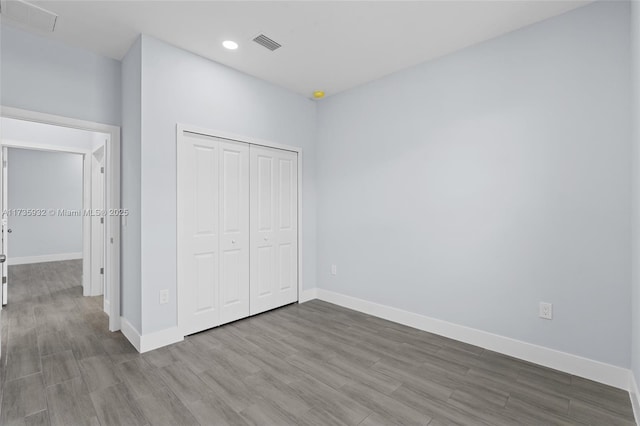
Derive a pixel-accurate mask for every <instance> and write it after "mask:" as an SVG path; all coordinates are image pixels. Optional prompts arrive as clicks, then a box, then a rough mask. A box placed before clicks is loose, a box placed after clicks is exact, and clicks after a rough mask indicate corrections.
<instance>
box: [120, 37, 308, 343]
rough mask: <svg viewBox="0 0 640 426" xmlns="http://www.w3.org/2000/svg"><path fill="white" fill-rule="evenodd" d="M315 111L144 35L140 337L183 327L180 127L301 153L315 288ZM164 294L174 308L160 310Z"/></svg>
mask: <svg viewBox="0 0 640 426" xmlns="http://www.w3.org/2000/svg"><path fill="white" fill-rule="evenodd" d="M315 111H316V106H315V103H314V102H313V101H310V100H309V99H305V98H303V97H302V96H299V95H296V94H294V93H292V92H290V91H287V90H285V89H282V88H279V87H277V86H274V85H272V84H269V83H266V82H264V81H262V80H259V79H257V78H254V77H251V76H248V75H246V74H243V73H240V72H238V71H235V70H232V69H230V68H227V67H225V66H223V65H220V64H217V63H215V62H212V61H209V60H206V59H204V58H202V57H199V56H197V55H194V54H191V53H188V52H186V51H184V50H181V49H178V48H175V47H173V46H170V45H168V44H166V43H163V42H161V41H158V40H156V39H153V38H151V37H147V36H143V37H142V153H141V159H142V167H141V179H142V185H141V192H142V197H141V198H142V203H141V224H142V229H141V237H142V248H141V253H142V266H141V270H142V275H141V280H142V329H141V330H140V331H141V332H143V333H145V334H146V333H151V332H154V331H158V330H162V329H166V328H168V327H173V326H175V325H176V323H177V319H176V317H177V311H176V123H183V124H191V125H196V126H199V127H203V128H209V129H217V130H223V131H226V132H232V133H236V134H240V135H246V136H249V137H255V138H260V139H266V140H271V141H274V142H278V143H281V144H287V145H294V146H299V147H302V149H303V176H302V179H303V200H302V202H303V206H304V207H303V216H304V223H303V225H302V235H303V239H304V242H303V247H302V248H303V253H304V258H303V267H304V276H303V280H304V283H305V284H304V285H305V287H306V288H311V287H315V277H316V271H315V260H316V252H315V211H316V206H315V153H314V151H315V150H314V144H315V117H316V116H315ZM125 207H129V206H125ZM161 289H169V294H170V303H169V304H166V305H159V304H158V294H159V291H160V290H161Z"/></svg>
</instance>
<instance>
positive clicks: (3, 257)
mask: <svg viewBox="0 0 640 426" xmlns="http://www.w3.org/2000/svg"><path fill="white" fill-rule="evenodd" d="M6 260H7V255H6V254H0V263H4V262H5V261H6Z"/></svg>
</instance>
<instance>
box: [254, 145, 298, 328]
mask: <svg viewBox="0 0 640 426" xmlns="http://www.w3.org/2000/svg"><path fill="white" fill-rule="evenodd" d="M250 157H251V167H250V168H251V172H250V179H251V190H250V194H251V201H250V205H251V208H250V211H251V214H250V216H251V262H250V263H251V275H250V276H251V278H250V280H251V291H250V295H251V296H250V297H251V302H250V309H251V315H254V314H257V313H260V312H264V311H267V310H270V309H274V308H277V307H279V306H283V305H286V304H289V303H293V302H295V301H296V300H298V156H297V153H295V152H291V151H284V150H281V149H272V148H264V147H260V146H256V145H251V147H250Z"/></svg>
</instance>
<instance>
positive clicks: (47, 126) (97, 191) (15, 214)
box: [0, 107, 126, 331]
mask: <svg viewBox="0 0 640 426" xmlns="http://www.w3.org/2000/svg"><path fill="white" fill-rule="evenodd" d="M0 124H1V126H0V137H1V139H0V144H1V147H2V149H1V151H0V164H1V165H2V174H1V179H0V192H1V193H2V194H1V195H2V196H1V197H0V198H1V200H0V205H1V207H2V209H1V212H2V222H1V227H2V233H1V236H2V254H3V255H4V256H5V259H6V261H5V262H4V263H1V265H2V289H3V291H2V294H1V296H2V305H4V306H5V307H6V306H7V304H8V305H9V306H10V305H11V303H12V295H13V293H12V289H13V291H15V292H16V293H15V296H16V300H19V299H20V297H21V296H20V294H19V292H20V291H22V292H24V291H26V290H25V289H22V290H21V289H19V288H17V287H15V288H14V287H12V280H16V281H15V284H16V285H18V284H21V282H23V281H24V279H25V278H27V276H33V274H35V276H38V277H40V278H43V280H41V281H45V282H48V283H49V284H48V287H47V290H50V289H51V288H58V287H60V288H59V290H62V293H61V294H67V293H68V294H69V295H71V294H73V295H76V296H81V298H80V299H77V300H76V302H77V303H76V305H78V304H79V305H80V306H84V307H85V308H87V309H95V308H97V307H99V308H100V310H101V311H104V313H105V314H106V315H107V316H108V330H109V331H116V330H119V329H120V271H119V267H120V266H119V265H120V251H119V241H120V219H121V217H122V215H123V214H125V213H126V212H123V211H122V210H120V208H119V207H120V204H119V197H120V195H119V190H120V188H119V175H120V169H119V167H120V159H119V148H120V145H119V143H120V129H119V128H118V127H115V126H108V125H102V124H98V123H90V122H84V121H79V120H74V119H68V118H64V117H57V116H51V115H46V114H40V113H33V112H29V111H24V110H18V109H13V108H5V107H3V108H2V117H0ZM56 167H57V168H56ZM54 169H55V170H54ZM1 259H2V258H1V257H0V260H1ZM56 280H57V281H56ZM34 290H36V289H34ZM65 292H66V293H65ZM76 293H77V294H76ZM31 296H33V295H31ZM98 305H99V306H98ZM0 309H1V308H0ZM103 322H104V321H103Z"/></svg>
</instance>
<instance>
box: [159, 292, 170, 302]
mask: <svg viewBox="0 0 640 426" xmlns="http://www.w3.org/2000/svg"><path fill="white" fill-rule="evenodd" d="M166 303H169V290H160V304H161V305H164V304H166Z"/></svg>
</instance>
